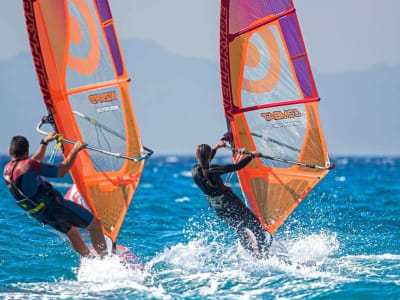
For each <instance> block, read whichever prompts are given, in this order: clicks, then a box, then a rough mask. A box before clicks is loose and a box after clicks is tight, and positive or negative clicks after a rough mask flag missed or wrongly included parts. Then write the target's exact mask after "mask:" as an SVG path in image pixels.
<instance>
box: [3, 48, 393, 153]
mask: <svg viewBox="0 0 400 300" xmlns="http://www.w3.org/2000/svg"><path fill="white" fill-rule="evenodd" d="M122 48H123V53H124V58H125V61H126V64H127V68H128V71H129V73H130V74H131V77H132V85H131V97H132V102H133V106H134V109H135V114H136V116H137V119H138V124H139V128H140V131H141V134H142V138H143V142H144V144H146V145H148V146H150V147H153V148H154V149H155V150H156V152H157V153H176V154H193V152H194V149H195V147H196V145H197V144H199V143H211V144H212V143H215V142H217V140H218V139H219V137H220V136H221V135H222V134H223V133H224V131H225V129H226V127H225V121H224V118H223V111H222V102H221V91H220V84H219V66H218V63H216V62H212V61H207V60H204V59H198V58H193V57H181V56H176V55H174V54H171V53H169V52H167V51H165V50H163V49H162V48H160V47H159V46H158V45H157V44H155V43H152V42H147V41H140V40H129V41H122ZM315 77H316V81H317V86H318V89H319V93H320V95H321V99H322V100H321V103H320V112H321V114H320V115H321V122H322V125H323V128H324V131H325V137H326V140H327V143H328V148H329V151H330V152H331V153H333V154H360V155H362V154H397V155H399V154H400V140H399V139H398V134H397V130H399V129H400V118H398V117H397V111H398V109H397V108H399V106H400V104H399V103H400V101H399V100H400V99H399V96H398V93H396V91H395V89H396V88H397V87H398V86H399V78H400V66H395V67H386V66H379V67H375V68H373V69H369V70H366V71H360V72H358V71H357V72H346V73H343V74H321V73H316V74H315ZM0 80H1V87H2V93H3V94H2V95H3V99H2V103H3V107H2V109H1V112H0V114H1V118H0V126H1V128H3V129H2V130H1V132H0V139H1V140H2V141H3V142H2V143H1V144H0V145H1V146H0V153H4V152H7V151H8V142H9V139H10V137H11V136H13V135H15V134H23V135H27V136H28V137H29V138H31V139H35V140H36V141H35V140H32V142H31V143H32V145H37V144H38V140H39V139H40V137H39V135H38V134H37V133H36V132H35V126H36V124H37V122H38V121H39V120H40V117H41V116H42V115H43V114H45V112H46V111H45V109H44V105H43V101H42V98H41V94H40V90H39V88H38V84H37V79H36V74H35V71H34V68H33V63H32V59H31V56H30V53H24V54H21V55H19V56H17V57H15V58H14V59H12V60H10V61H7V62H0Z"/></svg>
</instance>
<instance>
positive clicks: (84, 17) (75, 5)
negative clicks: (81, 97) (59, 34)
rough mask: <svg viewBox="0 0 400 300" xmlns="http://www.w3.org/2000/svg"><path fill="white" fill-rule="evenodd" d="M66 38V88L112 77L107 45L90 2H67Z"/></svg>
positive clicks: (74, 0)
mask: <svg viewBox="0 0 400 300" xmlns="http://www.w3.org/2000/svg"><path fill="white" fill-rule="evenodd" d="M68 9H69V20H68V21H69V24H70V31H69V36H70V41H69V48H68V52H69V53H68V63H67V71H66V72H67V76H66V77H67V78H66V81H67V89H73V88H77V87H81V86H86V85H90V84H94V83H98V82H103V81H110V80H113V79H115V77H116V76H115V71H114V67H113V65H112V63H111V58H110V54H109V52H108V48H107V44H106V42H105V40H104V37H103V32H102V29H101V28H100V23H99V20H98V16H97V14H96V13H95V9H94V7H93V2H92V1H76V0H69V1H68Z"/></svg>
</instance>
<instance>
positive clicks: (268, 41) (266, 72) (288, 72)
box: [241, 25, 301, 107]
mask: <svg viewBox="0 0 400 300" xmlns="http://www.w3.org/2000/svg"><path fill="white" fill-rule="evenodd" d="M245 51H246V59H245V64H244V70H243V80H242V87H241V88H242V89H241V100H242V107H249V106H256V105H262V104H269V103H277V102H284V101H289V100H297V99H301V94H300V91H299V87H298V85H297V83H296V81H295V78H294V75H293V72H292V69H291V64H290V62H289V59H288V56H287V53H286V50H285V47H284V44H283V41H282V39H281V36H280V34H279V29H278V27H277V26H275V25H272V26H269V27H264V28H262V29H261V30H258V31H256V32H254V33H252V34H251V35H250V38H249V40H248V43H247V48H246V50H245Z"/></svg>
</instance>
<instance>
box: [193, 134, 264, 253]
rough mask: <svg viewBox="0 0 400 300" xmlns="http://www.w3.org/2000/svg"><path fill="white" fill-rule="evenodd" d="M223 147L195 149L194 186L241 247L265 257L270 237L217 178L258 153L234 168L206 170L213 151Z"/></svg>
mask: <svg viewBox="0 0 400 300" xmlns="http://www.w3.org/2000/svg"><path fill="white" fill-rule="evenodd" d="M224 146H225V142H224V141H222V140H221V141H219V142H218V143H217V144H216V145H215V147H214V148H213V149H211V147H210V146H209V145H206V144H201V145H198V146H197V149H196V157H197V160H198V164H196V165H194V166H193V167H192V176H193V179H194V182H195V183H196V184H197V185H198V186H199V187H200V189H201V190H202V191H203V193H204V194H205V195H206V197H207V199H208V202H209V204H210V206H211V207H213V208H214V209H215V211H216V213H217V215H218V217H219V218H220V219H221V220H223V221H225V222H226V223H227V224H228V225H229V226H231V227H233V228H234V229H235V230H236V233H237V234H238V236H239V240H240V243H241V244H242V246H243V247H244V248H245V249H246V250H248V251H249V252H250V253H252V254H253V255H255V256H256V257H264V256H266V255H267V254H268V248H269V246H270V243H271V236H270V234H269V233H268V232H267V231H266V230H264V228H263V227H262V226H261V224H260V222H259V221H258V219H257V217H256V216H255V215H254V214H253V213H252V212H251V211H250V209H248V208H247V207H246V205H244V204H243V202H242V201H241V200H240V198H239V197H238V196H237V195H235V194H234V193H233V191H232V189H231V188H229V187H227V186H226V185H225V184H224V183H223V181H222V178H221V176H222V175H223V174H226V173H230V172H235V171H238V170H240V169H242V168H244V167H245V166H246V165H247V164H248V163H250V161H251V160H252V159H253V158H255V157H259V156H260V153H259V152H257V151H253V152H251V154H250V155H248V156H247V157H245V158H243V159H242V160H240V161H239V162H238V163H236V164H230V165H211V166H210V165H209V164H210V162H211V160H212V159H213V158H214V156H215V154H216V152H217V150H218V149H220V148H222V147H224Z"/></svg>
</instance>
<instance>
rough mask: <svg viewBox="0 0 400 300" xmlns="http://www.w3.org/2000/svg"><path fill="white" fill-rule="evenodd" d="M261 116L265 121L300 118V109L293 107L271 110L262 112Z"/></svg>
mask: <svg viewBox="0 0 400 300" xmlns="http://www.w3.org/2000/svg"><path fill="white" fill-rule="evenodd" d="M261 116H262V117H263V118H264V119H265V120H266V121H272V120H283V119H293V118H300V117H301V112H300V110H298V109H297V108H295V109H287V110H284V111H281V110H277V111H273V112H266V113H262V114H261Z"/></svg>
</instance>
